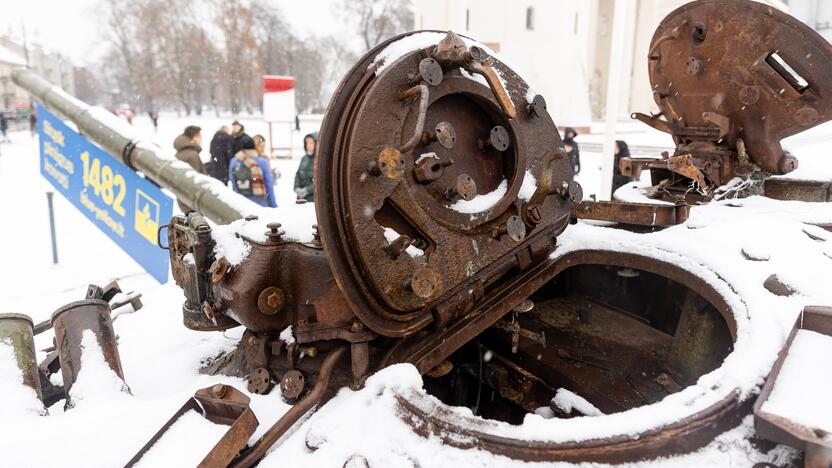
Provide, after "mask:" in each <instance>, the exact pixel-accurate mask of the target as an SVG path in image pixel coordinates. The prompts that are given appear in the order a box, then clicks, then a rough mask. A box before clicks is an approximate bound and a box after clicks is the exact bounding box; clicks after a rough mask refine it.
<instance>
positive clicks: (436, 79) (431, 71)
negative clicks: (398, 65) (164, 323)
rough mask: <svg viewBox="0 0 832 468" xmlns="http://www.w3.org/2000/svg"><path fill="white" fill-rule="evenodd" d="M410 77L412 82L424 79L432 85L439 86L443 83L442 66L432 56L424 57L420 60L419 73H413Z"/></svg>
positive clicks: (416, 82) (415, 82)
mask: <svg viewBox="0 0 832 468" xmlns="http://www.w3.org/2000/svg"><path fill="white" fill-rule="evenodd" d="M408 78H409V80H410V83H411V84H418V83H419V82H420V81H424V82H425V83H427V84H429V85H431V86H437V85H439V84H440V83H442V78H443V73H442V66H440V65H439V62H437V61H436V60H434V59H433V58H431V57H427V58H424V59H422V61H421V62H419V73H416V74H411V75H409V76H408Z"/></svg>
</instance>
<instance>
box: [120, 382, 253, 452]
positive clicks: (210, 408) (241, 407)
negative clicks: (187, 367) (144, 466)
mask: <svg viewBox="0 0 832 468" xmlns="http://www.w3.org/2000/svg"><path fill="white" fill-rule="evenodd" d="M250 401H251V399H250V398H249V397H247V396H246V395H245V394H243V393H242V392H240V391H239V390H237V389H236V388H234V387H232V386H230V385H223V384H217V385H212V386H210V387H207V388H203V389H200V390H197V391H196V393H194V396H193V397H192V398H191V399H189V400H188V401H187V402H186V403H185V404H184V405H182V407H181V408H180V409H179V411H177V412H176V413H175V414H174V415H173V416H172V417H171V418H170V420H168V422H166V423H165V424H164V426H162V428H161V429H160V430H159V432H157V433H156V434H155V435H154V436H153V437H151V439H150V441H148V442H147V444H145V445H144V447H142V448H141V450H139V452H138V453H137V454H136V455H135V456H134V457H133V458H132V459H130V461H129V462H127V464H126V465H124V466H125V468H129V467H132V466H134V465H136V464H137V463H139V462H140V461H141V459H142V457H143V456H144V455H145V454H146V453H147V452H148V451H150V449H151V448H152V447H153V445H154V444H156V442H158V441H159V440H160V439H162V438H163V437H164V435H165V433H166V432H167V431H168V429H170V427H171V426H173V424H175V423H176V421H177V420H178V419H179V418H180V417H182V415H184V414H185V413H187V412H188V411H196V412H197V413H199V414H201V415H202V416H204V417H205V419H207V420H209V421H211V422H212V423H214V424H222V425H225V426H229V428H228V430H227V431H226V432H225V434H223V436H222V438H221V439H220V440H219V442H217V443H216V445H214V447H213V448H211V450H210V451H209V452H208V454H207V455H205V458H203V459H202V461H200V462H199V465H197V466H199V467H200V468H213V467H222V466H228V464H229V463H231V461H232V460H233V459H234V458H235V457H236V456H237V454H238V453H239V452H240V450H242V449H243V448H244V447H245V446H246V443H247V442H248V439H249V438H250V437H251V436H252V434H254V430H255V429H257V426H258V425H259V423H258V421H257V417H256V416H255V415H254V413H253V412H252V411H251V408H249V402H250ZM182 449H183V450H187V447H182Z"/></svg>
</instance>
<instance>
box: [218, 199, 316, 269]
mask: <svg viewBox="0 0 832 468" xmlns="http://www.w3.org/2000/svg"><path fill="white" fill-rule="evenodd" d="M252 213H254V215H255V216H257V219H239V220H237V221H234V222H233V223H231V224H226V225H217V226H214V227H213V228H212V236H213V237H214V240H215V241H216V246H215V247H214V252H215V253H216V255H217V256H218V257H225V258H226V260H228V264H229V265H231V266H234V265H239V264H240V263H242V261H243V260H244V259H245V258H246V257H247V256H248V254H249V252H251V245H250V244H249V242H248V241H247V240H246V239H249V240H252V241H255V242H260V243H263V242H266V239H267V236H266V233H267V232H268V231H269V228H268V224H270V223H279V224H280V225H281V227H280V230H281V231H284V233H285V234H284V235H283V238H284V239H286V240H292V241H297V242H311V241H312V240H313V239H314V235H313V230H312V226H313V225H315V224H317V222H318V221H317V218H316V217H315V204H314V203H302V204H297V203H286V204H284V205H280V206H278V207H277V208H260V209H254V210H253V211H252Z"/></svg>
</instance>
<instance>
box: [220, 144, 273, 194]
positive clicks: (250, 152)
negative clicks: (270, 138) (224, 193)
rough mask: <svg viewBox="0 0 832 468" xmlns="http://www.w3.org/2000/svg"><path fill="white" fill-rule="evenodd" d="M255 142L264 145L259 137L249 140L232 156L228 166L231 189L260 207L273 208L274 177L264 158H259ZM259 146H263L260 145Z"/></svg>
mask: <svg viewBox="0 0 832 468" xmlns="http://www.w3.org/2000/svg"><path fill="white" fill-rule="evenodd" d="M256 141H262V142H264V143H265V138H263V137H262V136H260V135H257V136H255V137H254V138H249V139H248V142H245V143H244V145H245V147H243V148H242V149H240V151H238V152H237V154H235V155H234V157H233V158H232V159H231V162H230V163H229V166H228V176H229V179H230V180H231V187H232V188H233V189H234V191H235V192H237V193H239V194H240V195H243V196H244V197H246V198H248V199H249V200H251V201H253V202H255V203H257V204H258V205H260V206H265V207H271V208H274V207H276V206H277V200H276V199H275V195H274V177H273V176H272V168H271V165H270V164H269V161H268V160H267V159H266V158H263V157H260V156H259V154H258V151H257V144H256ZM261 146H264V144H263V143H261Z"/></svg>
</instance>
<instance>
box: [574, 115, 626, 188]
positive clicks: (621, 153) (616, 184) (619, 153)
mask: <svg viewBox="0 0 832 468" xmlns="http://www.w3.org/2000/svg"><path fill="white" fill-rule="evenodd" d="M577 136H578V132H577V131H575V129H574V128H571V127H566V128H565V129H564V130H563V146H564V149H566V155H567V156H568V157H569V163H570V165H571V166H572V171H573V174H574V175H578V173H579V172H581V153H580V150H579V149H578V143H577V142H576V141H575V137H577ZM629 157H630V148H629V147H628V146H627V142H625V141H623V140H616V142H615V161H614V163H613V175H612V193H615V191H616V190H618V189H619V188H621V187H623V186H624V185H627V184H628V183H630V182H632V181H633V179H632V177H628V176H625V175H624V174H622V173H621V167H620V166H621V158H629Z"/></svg>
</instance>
